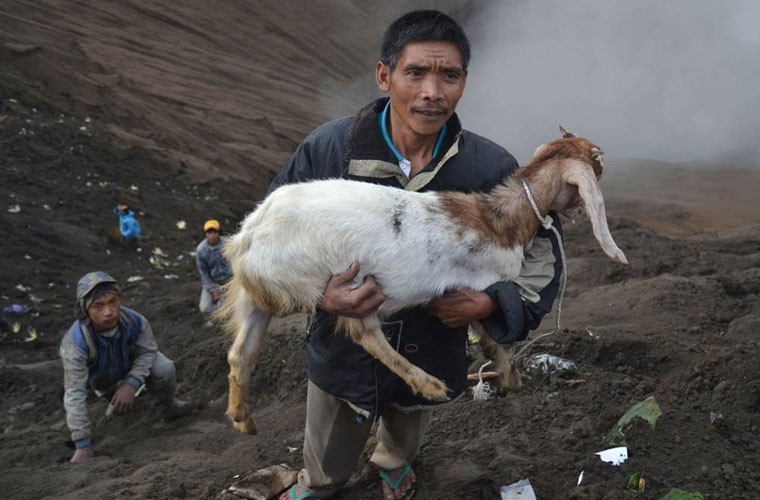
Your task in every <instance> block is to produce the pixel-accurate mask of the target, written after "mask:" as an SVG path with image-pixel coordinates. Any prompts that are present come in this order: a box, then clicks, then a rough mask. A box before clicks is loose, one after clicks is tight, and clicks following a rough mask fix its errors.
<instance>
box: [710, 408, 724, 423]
mask: <svg viewBox="0 0 760 500" xmlns="http://www.w3.org/2000/svg"><path fill="white" fill-rule="evenodd" d="M722 419H723V414H722V413H716V412H714V411H711V412H710V423H711V424H714V423H715V422H717V421H718V420H722Z"/></svg>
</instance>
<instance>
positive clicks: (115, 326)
mask: <svg viewBox="0 0 760 500" xmlns="http://www.w3.org/2000/svg"><path fill="white" fill-rule="evenodd" d="M76 316H77V320H76V321H74V324H72V325H71V328H69V329H68V331H67V332H66V333H65V334H64V336H63V339H62V340H61V345H60V354H61V358H62V360H63V372H64V382H63V384H64V389H65V394H64V400H63V404H64V407H65V410H66V423H67V424H68V426H69V430H70V431H71V439H72V440H73V441H74V444H75V446H76V451H75V452H74V456H73V457H71V461H72V462H83V461H85V460H88V459H89V458H91V457H93V456H94V452H93V450H92V442H91V440H90V436H91V429H90V427H91V426H90V418H89V416H88V415H87V393H88V390H90V389H92V390H93V391H94V392H95V394H96V395H97V396H98V397H107V398H109V399H110V402H111V405H112V406H113V410H114V411H116V412H117V413H125V412H127V411H129V410H130V409H131V408H132V405H133V403H134V400H135V392H136V391H137V389H139V388H140V386H141V385H143V384H145V386H146V388H147V390H148V392H149V393H150V395H151V397H152V398H153V401H154V403H155V405H156V408H157V409H158V411H159V414H160V415H161V417H163V418H164V419H167V420H170V419H174V418H177V417H182V416H186V415H189V414H190V413H192V410H193V405H192V403H191V402H188V401H181V400H179V399H176V398H175V397H174V396H175V386H176V383H175V378H176V371H175V368H174V362H172V360H170V359H169V358H167V357H166V356H164V355H163V354H161V353H160V352H159V351H158V346H157V345H156V339H155V336H154V335H153V329H152V328H151V327H150V324H149V323H148V320H146V319H145V317H143V316H142V315H141V314H139V313H137V312H135V311H133V310H131V309H129V308H127V307H122V305H121V289H120V288H119V285H118V284H117V282H116V280H115V279H113V278H112V277H111V276H110V275H108V274H106V273H104V272H102V271H95V272H91V273H87V274H86V275H85V276H83V277H82V278H81V279H80V280H79V282H78V283H77V303H76Z"/></svg>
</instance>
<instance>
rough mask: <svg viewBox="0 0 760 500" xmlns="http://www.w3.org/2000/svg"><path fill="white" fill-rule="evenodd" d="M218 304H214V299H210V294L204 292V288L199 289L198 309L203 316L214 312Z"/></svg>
mask: <svg viewBox="0 0 760 500" xmlns="http://www.w3.org/2000/svg"><path fill="white" fill-rule="evenodd" d="M217 304H218V302H214V299H213V298H211V293H210V292H209V291H208V290H206V288H205V287H202V288H201V298H200V300H199V301H198V309H200V310H201V312H202V313H203V314H211V313H212V312H214V310H216V306H217Z"/></svg>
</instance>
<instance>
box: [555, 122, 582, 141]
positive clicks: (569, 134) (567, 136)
mask: <svg viewBox="0 0 760 500" xmlns="http://www.w3.org/2000/svg"><path fill="white" fill-rule="evenodd" d="M559 131H560V133H561V134H562V138H563V139H570V138H572V137H578V136H577V135H575V134H574V133H572V132H568V131H567V130H565V127H563V126H562V125H560V126H559Z"/></svg>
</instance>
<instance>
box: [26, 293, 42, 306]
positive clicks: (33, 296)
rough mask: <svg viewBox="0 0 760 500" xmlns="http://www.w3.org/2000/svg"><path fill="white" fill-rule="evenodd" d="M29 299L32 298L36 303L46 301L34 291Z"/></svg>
mask: <svg viewBox="0 0 760 500" xmlns="http://www.w3.org/2000/svg"><path fill="white" fill-rule="evenodd" d="M29 300H31V301H32V302H34V303H35V304H42V302H44V301H43V300H42V299H41V298H39V297H38V296H37V295H35V294H33V293H30V294H29Z"/></svg>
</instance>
